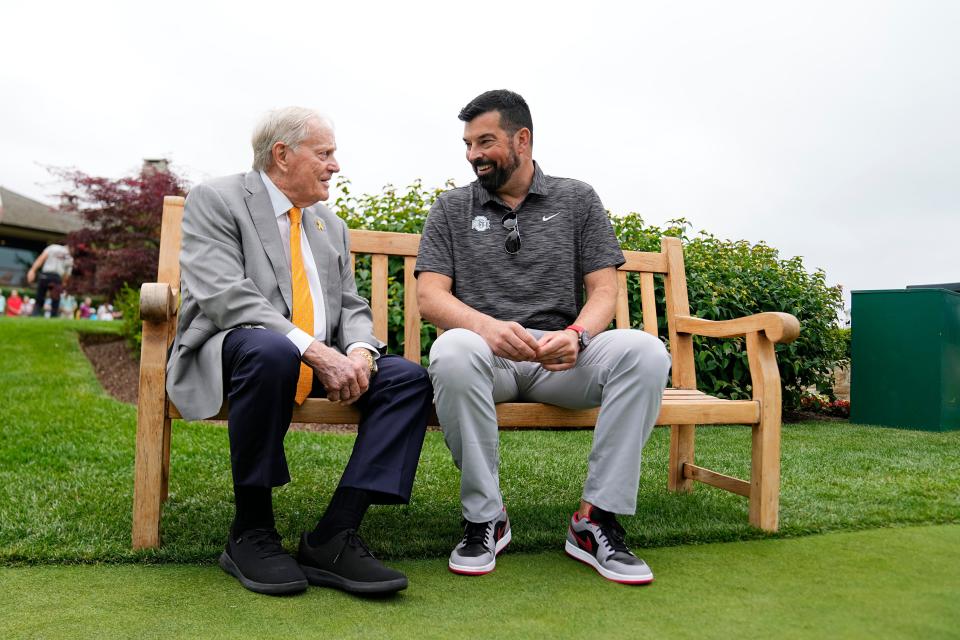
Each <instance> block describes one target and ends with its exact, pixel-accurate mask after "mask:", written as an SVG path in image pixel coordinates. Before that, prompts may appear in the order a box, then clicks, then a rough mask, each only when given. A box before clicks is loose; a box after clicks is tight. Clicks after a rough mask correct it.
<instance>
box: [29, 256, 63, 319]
mask: <svg viewBox="0 0 960 640" xmlns="http://www.w3.org/2000/svg"><path fill="white" fill-rule="evenodd" d="M38 269H39V270H40V277H39V279H38V278H37V270H38ZM72 271H73V256H71V255H70V250H69V249H67V248H66V247H65V246H63V245H62V244H51V245H49V246H48V247H47V248H46V249H44V250H43V253H41V254H40V255H39V256H38V257H37V259H36V260H35V261H34V263H33V266H31V267H30V270H29V271H27V282H29V283H30V284H33V283H34V281H36V283H37V300H38V301H39V304H36V305H34V309H33V311H32V314H33V315H35V316H40V315H43V310H44V304H43V302H44V300H46V298H47V296H49V297H50V316H51V317H54V318H56V317H57V316H58V315H60V290H61V288H62V287H63V284H64V282H66V281H67V280H68V279H69V278H70V273H71V272H72Z"/></svg>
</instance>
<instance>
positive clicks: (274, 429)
mask: <svg viewBox="0 0 960 640" xmlns="http://www.w3.org/2000/svg"><path fill="white" fill-rule="evenodd" d="M377 365H378V366H379V371H378V372H377V374H376V375H374V376H373V378H372V379H371V381H370V388H369V389H367V392H366V393H364V394H363V395H362V396H361V397H360V399H359V400H357V402H356V404H355V406H356V407H357V408H358V409H359V410H360V415H361V419H360V425H359V427H358V429H357V439H356V442H355V443H354V446H353V453H352V454H351V456H350V461H349V462H348V463H347V467H346V469H345V470H344V472H343V476H342V477H341V478H340V486H341V487H353V488H356V489H365V490H367V491H370V492H373V495H374V496H375V499H374V502H375V503H380V504H384V503H405V502H407V501H409V499H410V490H411V488H412V487H413V478H414V475H415V473H416V470H417V462H418V461H419V459H420V449H421V448H422V447H423V437H424V433H425V431H426V427H427V419H428V417H429V415H430V409H431V408H432V402H433V391H432V387H431V386H430V378H429V377H428V375H427V372H426V370H425V369H424V368H423V367H421V366H420V365H418V364H414V363H412V362H410V361H408V360H406V359H404V358H401V357H399V356H393V355H387V356H381V357H380V359H379V360H377ZM299 368H300V352H299V351H298V350H297V348H296V347H295V346H294V344H293V343H292V342H291V341H290V340H289V339H288V338H287V337H286V336H283V335H280V334H278V333H274V332H273V331H269V330H267V329H234V330H233V331H231V332H230V333H228V334H227V336H226V338H225V339H224V341H223V378H224V388H225V394H226V396H227V399H228V400H229V403H230V407H229V413H228V416H227V425H228V431H229V436H230V463H231V467H232V469H233V482H234V484H235V485H239V486H252V487H277V486H280V485H283V484H286V483H287V482H289V481H290V473H289V470H288V469H287V458H286V455H285V454H284V450H283V438H284V436H285V435H286V433H287V429H288V428H289V427H290V419H291V416H292V414H293V397H294V394H295V392H296V387H297V376H298V374H299V370H300V369H299ZM310 395H311V396H315V397H324V396H325V391H324V389H323V387H322V385H321V384H320V381H319V380H317V379H316V378H314V381H313V392H312V393H311V394H310Z"/></svg>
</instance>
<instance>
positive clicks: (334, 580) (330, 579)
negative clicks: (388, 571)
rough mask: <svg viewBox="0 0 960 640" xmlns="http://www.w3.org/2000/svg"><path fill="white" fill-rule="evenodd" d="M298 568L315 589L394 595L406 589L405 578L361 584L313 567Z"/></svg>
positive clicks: (302, 566) (303, 566)
mask: <svg viewBox="0 0 960 640" xmlns="http://www.w3.org/2000/svg"><path fill="white" fill-rule="evenodd" d="M300 568H301V569H302V570H303V573H304V574H305V575H306V576H307V581H308V582H310V584H312V585H314V586H316V587H332V588H334V589H340V590H341V591H348V592H350V593H368V594H369V593H394V592H396V591H402V590H403V589H406V588H407V578H406V577H402V578H394V579H393V580H381V581H379V582H361V581H358V580H350V579H349V578H344V577H343V576H338V575H337V574H335V573H332V572H330V571H324V570H323V569H316V568H314V567H310V566H307V565H305V564H301V565H300Z"/></svg>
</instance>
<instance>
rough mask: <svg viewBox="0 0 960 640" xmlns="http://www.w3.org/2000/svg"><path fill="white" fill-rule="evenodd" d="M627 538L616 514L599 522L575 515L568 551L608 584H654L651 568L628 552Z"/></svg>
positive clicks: (567, 545) (571, 526) (568, 539)
mask: <svg viewBox="0 0 960 640" xmlns="http://www.w3.org/2000/svg"><path fill="white" fill-rule="evenodd" d="M595 513H596V511H594V512H592V513H591V515H594V514H595ZM625 537H626V531H624V529H623V527H622V526H620V523H619V522H617V519H616V518H615V517H614V515H613V514H612V513H610V514H605V515H604V517H602V518H599V519H596V520H595V519H591V518H585V517H584V516H581V515H580V514H579V513H574V514H573V517H572V518H571V519H570V528H569V529H568V530H567V543H566V545H565V546H564V550H565V551H566V552H567V555H569V556H570V557H571V558H574V559H575V560H579V561H580V562H583V563H585V564H588V565H590V566H591V567H593V568H594V569H596V570H597V573H599V574H600V575H602V576H603V577H604V578H606V579H607V580H613V581H614V582H619V583H621V584H649V583H651V582H653V572H652V571H651V570H650V567H648V566H647V563H646V562H644V561H643V560H641V559H640V558H638V557H637V556H635V555H633V552H632V551H630V549H629V548H627V545H626V543H625V542H624V538H625Z"/></svg>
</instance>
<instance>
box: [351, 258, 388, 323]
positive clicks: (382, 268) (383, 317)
mask: <svg viewBox="0 0 960 640" xmlns="http://www.w3.org/2000/svg"><path fill="white" fill-rule="evenodd" d="M354 255H356V254H355V253H354ZM388 262H389V260H388V257H387V254H385V253H375V254H373V255H372V256H370V297H371V298H372V300H371V301H370V308H371V309H372V310H373V335H375V336H377V337H378V338H379V339H381V340H383V341H384V342H386V341H387V307H388V305H387V295H388V288H387V271H388V269H387V267H388Z"/></svg>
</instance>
